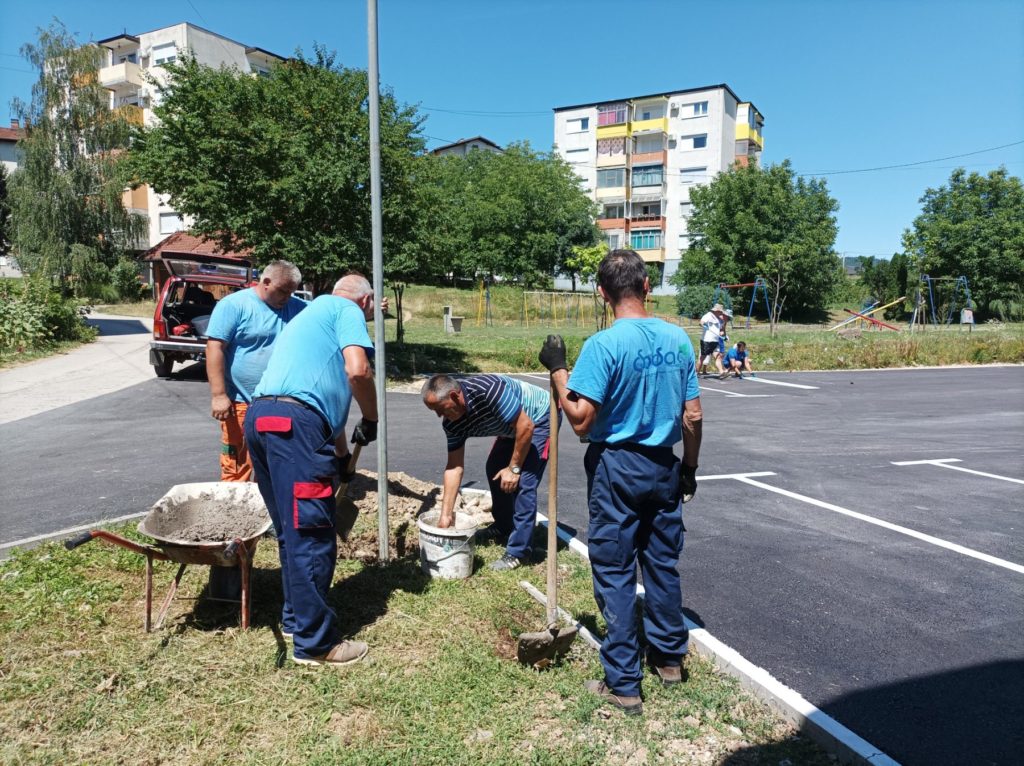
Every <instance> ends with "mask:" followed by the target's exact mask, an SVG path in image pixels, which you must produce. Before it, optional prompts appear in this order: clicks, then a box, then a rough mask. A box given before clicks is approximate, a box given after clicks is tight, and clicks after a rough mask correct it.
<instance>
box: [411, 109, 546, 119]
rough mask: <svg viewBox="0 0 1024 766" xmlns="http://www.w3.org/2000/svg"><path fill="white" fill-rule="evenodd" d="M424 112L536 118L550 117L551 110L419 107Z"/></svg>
mask: <svg viewBox="0 0 1024 766" xmlns="http://www.w3.org/2000/svg"><path fill="white" fill-rule="evenodd" d="M420 109H422V110H423V111H425V112H444V113H445V114H463V115H467V116H470V117H536V116H538V115H546V116H551V110H550V109H549V110H547V111H545V112H488V111H483V110H477V109H442V108H440V107H435V106H421V107H420Z"/></svg>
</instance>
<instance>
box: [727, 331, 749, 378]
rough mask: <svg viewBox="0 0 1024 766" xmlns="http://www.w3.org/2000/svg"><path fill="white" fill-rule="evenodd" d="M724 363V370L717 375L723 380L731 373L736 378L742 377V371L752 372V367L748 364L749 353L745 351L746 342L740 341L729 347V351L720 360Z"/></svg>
mask: <svg viewBox="0 0 1024 766" xmlns="http://www.w3.org/2000/svg"><path fill="white" fill-rule="evenodd" d="M722 363H723V364H724V365H725V372H723V373H722V374H721V375H719V376H718V377H719V378H721V379H722V380H725V379H726V378H727V377H729V374H730V373H732V374H733V375H735V376H736V377H737V378H742V377H743V373H744V372H746V373H749V374H750V375H753V374H754V368H753V367H751V366H750V354H748V353H747V344H746V343H744V342H743V341H740V342H739V343H737V344H736V345H735V346H733V347H732V348H730V349H729V352H728V353H727V354H726V355H725V358H724V359H723V360H722Z"/></svg>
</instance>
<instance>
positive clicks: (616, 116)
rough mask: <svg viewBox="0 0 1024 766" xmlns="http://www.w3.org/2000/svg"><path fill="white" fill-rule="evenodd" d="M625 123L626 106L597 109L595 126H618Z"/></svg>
mask: <svg viewBox="0 0 1024 766" xmlns="http://www.w3.org/2000/svg"><path fill="white" fill-rule="evenodd" d="M625 121H626V105H625V104H608V105H607V106H599V107H597V124H598V126H601V125H618V124H620V123H623V122H625Z"/></svg>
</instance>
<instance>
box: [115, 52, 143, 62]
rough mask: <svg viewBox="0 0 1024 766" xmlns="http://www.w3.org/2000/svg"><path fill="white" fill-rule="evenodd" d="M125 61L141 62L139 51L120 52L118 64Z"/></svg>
mask: <svg viewBox="0 0 1024 766" xmlns="http://www.w3.org/2000/svg"><path fill="white" fill-rule="evenodd" d="M125 62H127V63H129V64H138V63H139V54H138V53H122V54H120V55H119V56H118V57H117V63H118V64H124V63H125Z"/></svg>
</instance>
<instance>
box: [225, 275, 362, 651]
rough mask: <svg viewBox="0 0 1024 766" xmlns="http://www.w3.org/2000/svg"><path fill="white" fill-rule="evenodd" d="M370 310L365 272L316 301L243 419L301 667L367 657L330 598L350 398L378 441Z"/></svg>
mask: <svg viewBox="0 0 1024 766" xmlns="http://www.w3.org/2000/svg"><path fill="white" fill-rule="evenodd" d="M372 312H373V288H372V287H371V286H370V283H369V282H367V281H366V279H365V278H364V277H362V276H360V275H358V274H349V275H347V276H344V277H342V278H341V279H339V280H338V282H337V283H336V284H335V285H334V290H333V291H332V293H331V294H330V295H321V296H320V297H319V298H317V299H316V300H314V301H313V302H312V303H310V304H309V306H308V308H306V309H305V310H303V311H302V313H300V314H299V315H298V316H297V317H295V319H293V320H292V321H291V322H289V323H288V324H287V325H286V326H285V328H284V330H282V331H281V334H280V335H279V336H278V338H277V342H276V343H275V344H274V350H273V352H272V353H271V355H270V361H269V362H268V363H267V369H266V371H265V372H264V373H263V377H262V378H261V379H260V382H259V385H257V386H256V390H255V391H254V392H253V399H252V404H251V405H250V406H249V412H248V414H247V415H246V418H245V439H246V442H247V443H248V444H249V453H250V455H251V457H252V466H253V472H254V473H255V475H256V482H257V483H258V484H259V488H260V494H261V495H262V496H263V501H264V502H265V503H266V504H267V510H268V511H269V512H270V518H271V520H272V521H273V522H274V530H275V531H276V532H277V547H278V555H279V557H280V559H281V582H282V585H283V590H284V608H283V609H282V615H281V623H282V628H281V630H282V633H284V634H286V635H290V636H291V637H292V643H293V653H292V657H293V659H294V660H295V662H297V663H301V664H307V665H347V664H349V663H351V662H356V661H358V660H360V659H362V658H363V657H364V656H365V655H366V652H367V646H366V644H364V643H363V642H361V641H339V640H338V639H339V636H338V632H337V615H336V614H335V612H334V609H332V608H331V606H330V604H329V603H328V601H327V591H328V589H329V588H330V586H331V581H332V580H333V579H334V564H335V560H336V558H337V543H336V535H335V527H334V513H335V507H334V491H333V490H334V480H335V478H336V477H338V476H341V478H342V480H343V481H348V480H350V479H351V476H350V475H348V474H347V470H348V468H347V466H348V462H349V448H348V444H347V442H346V439H345V431H344V429H345V423H346V421H347V419H348V411H349V406H350V405H351V403H352V399H353V398H354V399H355V400H356V403H357V404H358V405H359V411H360V412H361V413H362V416H363V417H362V419H361V420H360V421H359V424H358V425H357V426H356V427H355V429H354V430H353V432H352V441H353V442H355V443H357V444H361V445H364V446H365V445H367V444H369V443H370V442H372V441H374V440H375V439H376V438H377V389H376V387H375V385H374V379H373V368H371V367H370V358H371V356H372V355H373V343H372V342H371V341H370V336H369V333H368V332H367V329H366V319H367V317H370V316H372Z"/></svg>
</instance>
